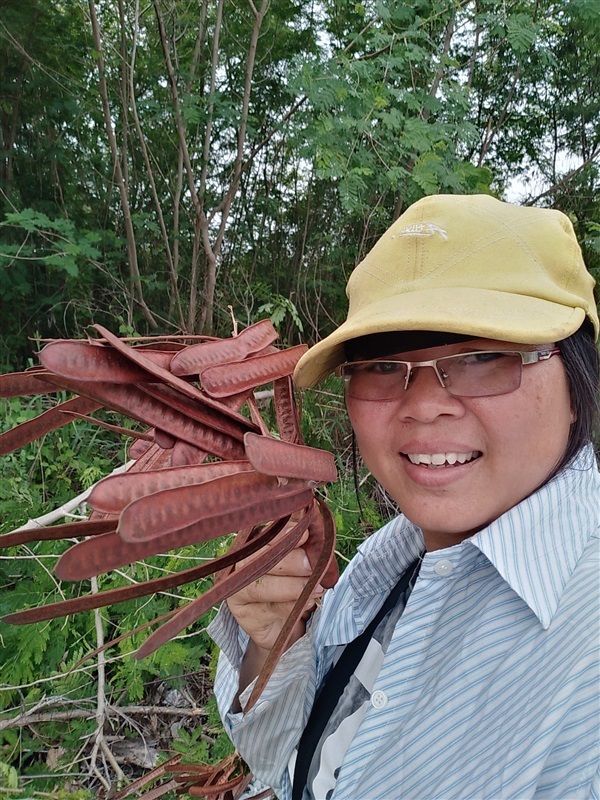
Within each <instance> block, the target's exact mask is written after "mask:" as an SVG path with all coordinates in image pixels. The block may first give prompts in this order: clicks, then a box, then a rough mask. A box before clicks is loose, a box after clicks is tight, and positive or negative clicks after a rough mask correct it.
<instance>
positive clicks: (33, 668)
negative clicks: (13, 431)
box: [0, 380, 381, 800]
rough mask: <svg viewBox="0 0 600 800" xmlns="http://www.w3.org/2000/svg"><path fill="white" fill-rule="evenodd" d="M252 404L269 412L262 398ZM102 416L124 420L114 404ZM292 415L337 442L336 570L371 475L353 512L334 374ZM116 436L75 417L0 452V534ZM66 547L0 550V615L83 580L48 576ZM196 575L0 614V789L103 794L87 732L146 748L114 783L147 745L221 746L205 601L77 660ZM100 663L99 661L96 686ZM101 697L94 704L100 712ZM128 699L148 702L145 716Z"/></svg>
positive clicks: (345, 431) (5, 411)
mask: <svg viewBox="0 0 600 800" xmlns="http://www.w3.org/2000/svg"><path fill="white" fill-rule="evenodd" d="M54 402H55V400H48V399H47V398H40V397H35V398H31V399H22V398H16V399H11V400H0V415H1V419H2V423H1V425H2V430H8V429H10V428H12V427H14V426H15V425H16V424H18V423H20V422H23V421H25V420H27V419H31V418H32V417H34V416H36V415H37V414H39V413H40V412H41V411H43V410H45V408H47V407H49V405H50V404H52V403H54ZM263 412H264V413H265V414H266V416H267V417H268V416H269V413H270V410H269V407H268V401H267V407H266V408H265V409H263ZM107 421H111V422H117V423H118V424H124V421H123V420H122V419H117V418H116V415H112V418H111V419H110V420H108V419H107ZM125 424H127V423H125ZM129 424H131V423H129ZM302 428H303V435H304V438H305V441H306V443H307V444H310V445H312V446H315V447H321V448H324V449H327V450H331V451H333V452H335V453H336V457H337V462H338V471H339V476H340V478H339V480H338V482H337V483H335V484H331V485H329V486H327V487H324V488H323V490H322V493H323V496H324V497H325V499H326V500H327V502H328V504H329V506H330V508H331V509H332V511H333V514H334V518H335V522H336V526H337V530H338V544H337V553H338V557H339V561H340V567H341V568H342V569H343V567H344V565H345V563H346V562H347V561H348V560H349V558H350V557H351V555H352V553H353V552H354V550H355V548H356V546H357V544H358V543H359V542H360V541H361V540H362V539H364V537H365V536H366V535H368V534H369V533H370V532H372V531H373V530H374V529H375V528H376V527H378V526H379V525H380V524H381V518H380V512H379V508H378V504H377V503H376V502H375V501H374V500H373V499H370V498H371V495H372V491H371V488H370V480H369V478H368V476H366V475H365V474H364V473H363V471H362V470H361V468H360V467H358V470H359V474H358V475H357V478H356V480H357V482H359V483H362V484H363V486H362V488H361V494H362V498H363V499H362V501H361V509H362V514H361V513H360V511H359V507H358V501H357V496H356V492H355V485H354V484H355V480H354V477H353V458H352V440H351V433H350V428H349V424H348V422H347V418H346V415H345V410H344V408H343V400H342V398H341V395H340V393H339V387H338V386H337V385H336V384H335V381H334V380H332V381H331V382H328V383H326V384H325V385H324V387H323V388H322V389H320V390H318V391H316V390H315V391H311V392H307V393H305V395H304V397H303V410H302ZM127 445H128V441H127V440H126V439H125V438H124V437H120V438H119V437H116V436H115V435H114V434H113V433H110V432H108V431H106V430H104V429H102V428H99V427H97V426H94V425H92V424H91V423H88V422H84V421H77V422H73V423H69V424H68V425H66V426H65V427H63V428H61V429H60V430H58V431H55V432H53V433H51V434H47V435H46V436H45V437H44V438H43V439H41V440H39V441H35V442H33V443H31V444H30V445H27V446H26V447H23V448H22V449H21V450H18V451H16V452H14V453H11V454H9V455H7V456H5V457H3V458H1V459H0V520H1V522H0V533H5V532H8V531H11V530H14V528H16V527H17V526H18V525H21V524H23V523H25V522H26V521H27V520H29V519H35V518H36V517H39V516H40V515H42V514H44V513H46V512H48V511H49V510H51V509H54V508H57V507H58V506H60V505H61V504H63V503H65V502H67V501H69V500H71V499H72V498H73V497H75V496H77V495H78V494H79V493H81V492H82V491H83V490H84V489H86V488H88V487H89V486H90V485H92V484H93V483H95V482H96V481H97V480H99V479H100V478H101V477H103V476H105V475H107V474H109V473H110V472H111V471H112V470H113V469H114V468H115V467H117V466H120V465H121V464H123V463H125V461H126V460H127ZM83 511H84V513H85V510H83ZM68 546H69V544H66V543H60V542H38V543H33V544H30V545H25V546H21V547H14V548H9V549H6V550H2V551H0V614H2V615H4V614H7V613H10V612H11V611H16V610H20V609H23V608H27V607H34V606H39V605H44V604H47V603H51V602H55V601H58V600H61V599H65V598H70V597H76V596H78V595H79V594H81V593H88V592H89V591H90V590H91V585H90V582H89V581H84V582H82V583H67V582H60V581H58V580H57V579H56V578H55V577H54V575H53V567H54V565H55V564H56V561H57V560H58V558H59V556H60V554H61V553H62V552H63V551H64V550H65V549H66V548H67V547H68ZM219 547H223V543H222V541H221V542H219V541H217V542H216V543H210V542H209V543H207V544H204V545H200V546H189V547H186V548H182V549H181V550H179V551H176V552H172V553H169V554H167V555H165V556H156V557H154V558H151V559H147V560H146V561H145V562H144V563H136V564H133V565H131V566H129V567H126V568H123V569H120V570H114V571H113V572H111V573H108V574H106V575H102V576H99V578H98V581H97V583H98V586H97V588H98V589H99V590H103V589H110V588H115V587H116V586H123V585H126V584H128V583H130V582H132V581H143V580H147V579H149V578H153V577H158V576H159V575H163V574H165V573H167V572H171V571H175V570H177V571H179V570H182V569H186V568H188V567H191V566H194V565H197V564H198V562H199V561H201V560H202V559H206V558H211V557H213V556H214V555H215V554H216V548H219ZM206 585H207V583H206V581H203V582H200V583H192V584H190V585H187V586H184V587H180V588H179V589H177V590H174V591H172V592H168V593H160V594H155V595H152V596H150V597H149V598H143V599H140V600H135V601H129V602H125V603H120V604H118V605H114V606H111V607H108V608H105V609H101V610H100V611H99V612H87V613H81V614H77V615H74V616H70V617H67V618H63V619H58V620H53V621H50V622H43V623H35V624H31V625H26V626H11V625H7V624H5V623H2V622H0V788H1V789H2V794H3V796H7V797H13V796H14V797H15V798H17V797H19V798H22V797H23V796H24V794H23V792H25V794H26V796H27V797H31V798H34V797H36V796H37V797H42V796H46V797H47V796H48V792H51V793H52V794H51V795H50V796H51V797H53V798H56V799H57V800H58V799H59V798H60V800H88V798H92V797H94V798H99V797H103V796H105V794H106V793H107V785H112V786H118V785H119V775H118V773H116V772H115V769H114V768H113V765H111V764H110V762H109V761H107V758H106V753H105V752H104V751H103V750H102V749H100V750H98V747H97V743H98V736H99V731H100V738H101V739H103V740H104V743H105V744H106V745H107V746H108V748H109V750H110V751H111V752H112V750H114V752H115V753H116V752H118V751H119V750H120V749H123V748H124V747H125V748H126V747H129V746H131V747H137V746H138V745H139V746H141V748H142V751H144V748H145V752H146V753H147V755H148V763H146V764H145V765H143V764H140V763H136V762H135V759H134V760H133V762H132V761H131V758H130V761H123V762H121V763H119V764H118V767H119V769H121V770H122V773H123V774H122V776H121V783H123V781H124V780H125V781H126V780H129V779H131V778H133V777H136V776H138V775H140V774H142V773H143V772H144V771H145V770H146V769H148V768H149V765H150V757H151V756H152V758H153V759H154V762H153V763H157V762H159V761H160V760H164V759H165V758H167V757H168V756H170V755H173V754H174V753H182V754H183V755H184V760H187V761H193V762H195V763H198V762H203V763H214V762H217V761H219V760H221V759H222V758H223V757H225V756H226V755H228V754H229V753H230V752H231V750H232V748H231V744H230V742H229V740H228V739H227V737H226V735H225V733H224V731H223V729H222V726H221V724H220V721H219V718H218V713H217V709H216V704H215V702H214V698H213V697H212V691H211V678H212V674H213V673H214V668H215V665H216V658H217V652H216V648H215V646H214V645H213V643H212V642H211V640H210V638H209V637H208V635H207V634H206V632H205V628H206V625H207V624H208V622H209V620H210V618H211V616H213V615H214V613H215V612H214V611H213V612H211V614H209V615H207V617H205V618H203V619H202V620H200V621H199V622H197V623H195V624H194V625H192V626H190V628H188V629H187V630H186V631H185V632H184V634H182V635H181V636H179V637H178V638H176V639H175V640H173V641H171V642H169V643H168V644H167V645H164V646H163V647H161V648H159V650H157V651H156V652H155V653H154V654H153V655H151V656H149V657H148V658H146V659H144V660H143V661H137V660H136V659H135V657H134V655H133V653H134V651H135V650H136V648H137V647H138V646H139V645H140V644H141V643H142V642H143V641H144V639H145V638H146V636H147V635H148V633H149V631H148V630H144V631H141V632H138V633H136V634H134V635H133V636H130V637H128V638H125V639H123V640H121V641H119V642H118V643H117V644H116V645H115V646H113V647H112V648H110V649H109V650H108V651H107V652H106V654H105V657H103V658H105V662H106V663H105V665H104V666H102V665H100V666H99V662H98V657H94V658H90V659H88V660H86V661H83V662H82V663H80V660H81V659H83V658H84V657H85V656H86V655H88V654H90V653H91V652H92V651H94V649H95V648H97V647H98V646H100V645H101V644H103V643H104V642H108V641H110V640H113V639H116V638H117V637H119V636H121V634H122V633H124V632H127V631H131V630H133V629H135V628H138V627H139V626H142V625H144V624H146V623H147V622H149V621H150V620H153V619H155V618H156V617H158V616H160V615H162V614H165V613H167V612H168V611H170V610H171V609H173V608H175V607H178V606H181V605H184V604H185V603H187V602H188V601H189V600H190V599H191V598H193V597H195V596H197V595H198V594H199V593H200V592H201V591H203V590H204V588H206ZM99 669H100V670H104V673H105V676H104V678H105V684H103V685H101V682H99V675H100V673H99ZM173 694H174V695H175V696H176V697H177V698H179V700H181V698H183V700H181V702H182V703H183V704H184V706H185V707H186V708H188V709H189V708H194V709H195V712H196V715H195V716H189V717H183V718H182V719H178V718H177V717H176V716H173V715H167V714H166V713H165V714H164V715H163V716H164V718H163V716H161V714H160V708H161V707H163V708H164V707H166V701H165V698H167V697H170V696H171V695H173ZM100 707H103V708H104V709H105V714H104V716H103V717H102V719H101V721H100V723H99V722H98V716H97V715H98V713H99V708H100ZM140 708H142V709H143V708H150V709H152V711H151V712H150V711H149V712H148V714H146V715H144V713H143V710H142V711H140ZM157 708H158V709H159V710H158V711H157ZM32 714H35V715H36V716H35V721H34V722H33V723H28V724H19V718H21V717H22V716H23V715H32ZM29 719H31V716H28V720H29ZM138 749H139V748H138ZM136 752H137V751H136ZM139 760H140V759H139V758H138V761H139ZM141 760H142V761H143V758H142V759H141ZM44 793H45V794H44Z"/></svg>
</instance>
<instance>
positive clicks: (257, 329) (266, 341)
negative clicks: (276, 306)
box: [171, 319, 278, 375]
mask: <svg viewBox="0 0 600 800" xmlns="http://www.w3.org/2000/svg"><path fill="white" fill-rule="evenodd" d="M277 338H278V333H277V331H276V330H275V328H274V327H273V324H272V323H271V321H270V320H268V319H263V320H261V321H260V322H256V323H255V324H254V325H250V326H249V327H248V328H244V330H243V331H240V333H238V335H237V336H233V337H232V338H231V339H220V340H219V341H216V342H206V343H203V344H196V345H191V346H190V347H186V349H185V350H182V351H181V352H180V353H177V354H176V355H174V356H173V358H172V360H171V371H172V372H173V374H174V375H199V374H200V372H202V370H203V369H205V368H206V367H209V366H212V365H214V364H223V363H225V362H228V361H241V360H242V359H244V358H245V357H246V356H248V355H250V354H251V353H257V352H259V351H260V350H263V349H264V348H265V347H267V346H268V345H270V344H272V343H273V342H275V341H276V340H277Z"/></svg>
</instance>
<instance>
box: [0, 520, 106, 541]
mask: <svg viewBox="0 0 600 800" xmlns="http://www.w3.org/2000/svg"><path fill="white" fill-rule="evenodd" d="M116 530H117V518H116V517H113V518H112V519H103V520H87V519H86V520H82V521H81V522H67V523H65V524H64V525H53V526H52V527H43V528H39V527H36V528H26V529H24V530H20V531H12V532H11V533H4V534H2V536H0V548H4V547H15V546H16V545H20V544H28V543H29V542H49V541H57V540H58V539H75V538H79V537H81V536H99V535H100V534H103V533H108V532H109V531H112V532H116Z"/></svg>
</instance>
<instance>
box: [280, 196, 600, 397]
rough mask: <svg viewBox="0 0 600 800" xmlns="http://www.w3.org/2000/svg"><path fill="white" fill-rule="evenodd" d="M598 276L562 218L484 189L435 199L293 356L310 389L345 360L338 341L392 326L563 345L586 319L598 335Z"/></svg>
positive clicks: (368, 263) (357, 272)
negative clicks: (337, 317) (320, 335)
mask: <svg viewBox="0 0 600 800" xmlns="http://www.w3.org/2000/svg"><path fill="white" fill-rule="evenodd" d="M593 289H594V279H593V278H592V276H591V275H590V274H589V272H588V271H587V269H586V266H585V264H584V262H583V257H582V255H581V249H580V247H579V244H578V242H577V239H576V237H575V232H574V230H573V226H572V225H571V222H570V220H569V218H568V217H566V216H565V215H564V214H563V213H561V212H560V211H554V210H551V209H545V208H530V207H524V206H515V205H511V204H509V203H503V202H501V201H500V200H496V199H495V198H493V197H489V196H488V195H432V196H431V197H425V198H423V199H422V200H419V201H418V202H417V203H415V204H414V205H412V206H410V208H408V209H407V211H406V212H405V213H404V214H403V215H402V216H401V217H399V219H397V220H396V222H394V224H393V225H392V226H391V227H390V228H389V229H388V230H387V231H386V232H385V233H384V234H383V236H382V237H381V238H380V239H379V240H378V242H377V243H376V244H375V246H374V247H373V249H372V250H371V251H370V252H369V253H368V255H367V256H366V258H365V259H364V260H363V261H361V263H360V264H358V266H357V267H356V268H355V269H354V271H353V273H352V275H351V276H350V280H349V281H348V286H347V287H346V294H347V295H348V300H349V303H350V305H349V310H348V317H347V319H346V321H345V322H344V323H343V324H342V325H340V327H339V328H338V329H337V330H335V331H334V332H333V333H332V334H330V335H329V336H328V337H327V338H325V339H323V340H322V341H321V342H319V343H318V344H316V345H315V346H314V347H312V348H310V350H309V351H308V352H307V353H305V354H304V356H303V357H302V358H301V359H300V361H299V362H298V365H297V367H296V371H295V374H294V379H295V381H296V384H297V385H298V386H314V384H315V383H318V381H320V380H321V379H322V378H324V377H325V376H326V375H328V374H329V373H330V372H332V371H333V370H334V369H335V367H337V366H338V365H339V364H341V363H343V362H344V361H345V355H344V342H347V341H349V340H350V339H355V338H356V337H358V336H364V335H366V334H371V333H382V332H388V331H412V330H415V331H423V330H427V331H443V332H448V333H458V334H463V335H467V336H473V337H474V338H486V339H502V340H504V341H508V342H518V343H521V344H545V343H549V342H556V341H560V340H561V339H565V338H566V337H567V336H570V335H571V334H572V333H574V332H575V331H576V330H577V329H578V328H579V327H580V326H581V325H582V323H583V321H584V320H585V318H586V316H587V318H588V319H589V320H590V321H591V323H592V325H593V326H594V330H595V334H596V337H597V336H598V311H597V308H596V303H595V300H594V290H593Z"/></svg>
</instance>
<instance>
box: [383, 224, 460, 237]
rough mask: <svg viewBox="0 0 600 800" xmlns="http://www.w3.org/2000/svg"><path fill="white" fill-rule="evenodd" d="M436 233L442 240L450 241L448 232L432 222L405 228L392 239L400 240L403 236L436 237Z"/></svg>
mask: <svg viewBox="0 0 600 800" xmlns="http://www.w3.org/2000/svg"><path fill="white" fill-rule="evenodd" d="M436 233H439V235H440V236H441V237H442V239H448V234H447V233H446V231H445V230H444V229H443V228H440V227H439V225H434V224H433V223H432V222H419V223H415V224H414V225H407V226H406V227H405V228H402V230H401V231H400V233H395V234H394V235H393V236H392V239H399V238H400V237H403V236H435V234H436Z"/></svg>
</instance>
